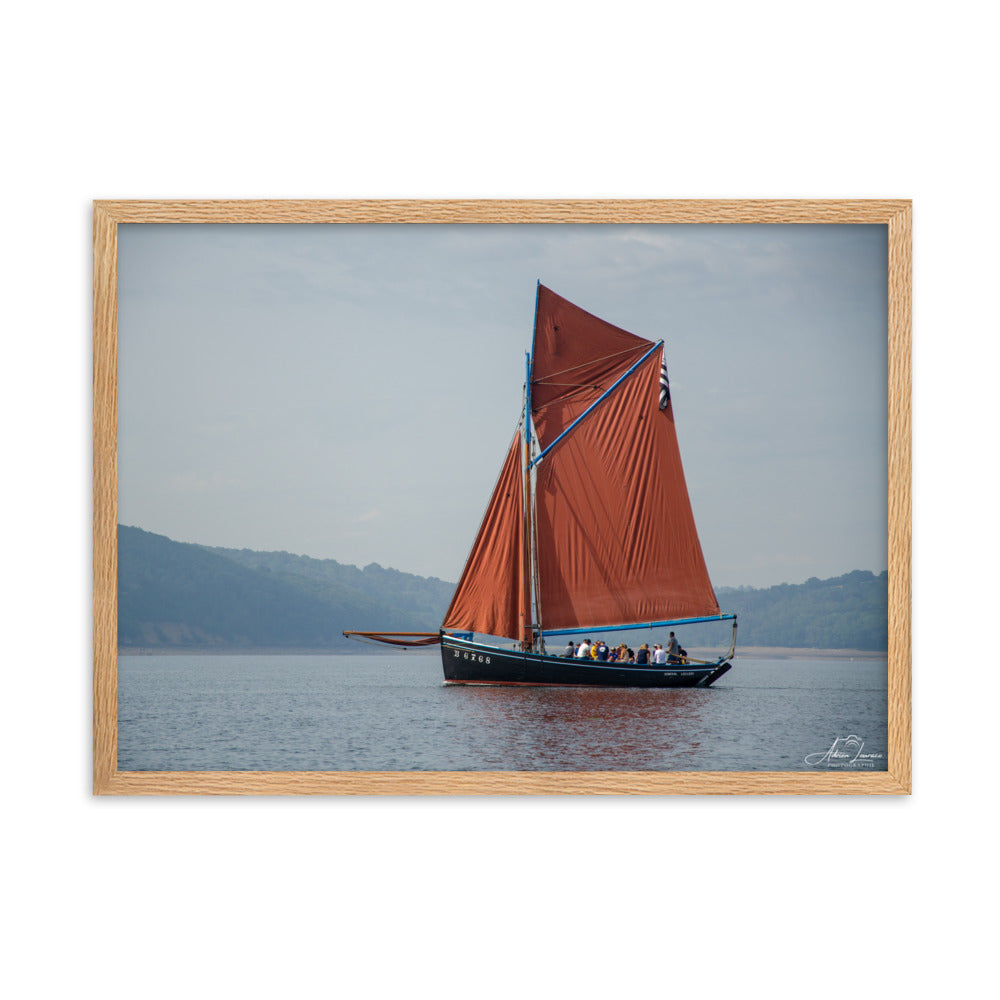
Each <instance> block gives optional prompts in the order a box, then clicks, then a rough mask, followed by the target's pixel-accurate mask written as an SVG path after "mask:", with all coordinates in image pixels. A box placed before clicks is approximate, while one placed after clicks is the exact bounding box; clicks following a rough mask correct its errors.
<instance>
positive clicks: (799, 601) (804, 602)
mask: <svg viewBox="0 0 1000 1000" xmlns="http://www.w3.org/2000/svg"><path fill="white" fill-rule="evenodd" d="M888 589H889V574H888V573H885V572H883V573H880V574H879V575H878V576H876V575H875V574H874V573H870V572H868V571H867V570H854V572H852V573H846V574H845V575H844V576H838V577H834V578H833V579H830V580H818V579H816V577H812V578H811V579H809V580H806V582H805V583H799V584H790V583H782V584H779V585H778V586H776V587H768V588H766V589H762V590H755V589H753V588H751V587H738V588H732V587H720V588H719V590H718V592H717V596H718V598H719V605H720V607H721V608H722V610H723V611H735V612H736V613H737V615H738V616H739V643H740V645H741V646H803V647H808V648H811V649H861V650H872V651H884V650H887V649H888V648H889V600H888ZM692 634H694V630H693V629H692ZM714 634H715V635H717V634H718V633H717V632H716V633H714ZM697 635H698V637H699V638H698V640H696V639H693V638H689V639H688V641H689V642H691V643H695V642H696V641H700V639H701V638H702V637H704V636H706V635H707V633H706V631H705V630H704V629H702V630H701V631H700V632H698V633H697Z"/></svg>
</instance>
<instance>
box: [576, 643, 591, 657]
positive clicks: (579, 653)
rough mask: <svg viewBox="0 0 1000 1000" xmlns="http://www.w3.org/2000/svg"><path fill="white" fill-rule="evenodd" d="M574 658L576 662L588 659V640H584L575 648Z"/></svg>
mask: <svg viewBox="0 0 1000 1000" xmlns="http://www.w3.org/2000/svg"><path fill="white" fill-rule="evenodd" d="M576 658H577V659H578V660H589V659H590V640H589V639H584V640H583V642H581V643H580V645H579V646H577V647H576Z"/></svg>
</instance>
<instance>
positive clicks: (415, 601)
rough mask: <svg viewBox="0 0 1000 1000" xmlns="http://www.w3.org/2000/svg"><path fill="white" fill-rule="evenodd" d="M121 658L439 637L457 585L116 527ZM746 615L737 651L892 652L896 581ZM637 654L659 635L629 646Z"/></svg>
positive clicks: (738, 608)
mask: <svg viewBox="0 0 1000 1000" xmlns="http://www.w3.org/2000/svg"><path fill="white" fill-rule="evenodd" d="M118 587H119V594H118V644H119V646H120V647H121V648H122V649H130V648H140V647H144V648H153V649H157V648H158V649H191V650H195V649H232V650H240V649H255V648H256V649H276V650H281V649H287V650H294V649H319V650H330V651H333V652H352V653H358V652H366V651H368V650H369V649H370V648H371V647H366V646H361V645H359V644H357V643H354V642H351V641H349V640H347V639H345V638H344V637H343V635H342V634H341V633H342V632H343V630H344V629H360V630H364V629H370V630H378V629H384V630H388V631H394V632H407V631H414V632H415V631H423V632H434V631H436V630H437V628H438V627H439V625H440V623H441V621H442V620H443V618H444V614H445V611H446V609H447V607H448V603H449V602H450V600H451V595H452V591H453V590H454V584H452V583H445V582H444V581H442V580H437V579H434V578H431V579H427V578H425V577H420V576H414V575H413V574H410V573H401V572H399V571H398V570H394V569H384V568H383V567H381V566H378V565H376V564H374V563H373V564H371V565H370V566H366V567H365V568H364V569H358V567H356V566H345V565H343V564H341V563H338V562H336V561H334V560H332V559H310V558H309V557H307V556H297V555H290V554H289V553H287V552H254V551H252V550H250V549H222V548H208V547H206V546H202V545H190V544H186V543H181V542H174V541H171V540H170V539H169V538H165V537H164V536H163V535H154V534H151V533H150V532H148V531H142V530H141V529H139V528H129V527H123V526H121V525H119V527H118ZM718 597H719V604H720V606H721V607H722V610H723V611H735V612H736V613H737V614H738V615H739V646H740V647H746V646H785V647H807V648H813V649H861V650H872V651H885V650H886V649H887V648H888V574H887V573H882V574H880V575H878V576H876V575H874V574H872V573H869V572H866V571H864V570H856V571H855V572H853V573H847V574H845V575H844V576H840V577H837V578H835V579H832V580H817V579H815V578H813V579H810V580H807V581H806V582H805V583H801V584H787V583H783V584H781V585H780V586H777V587H769V588H767V589H763V590H755V589H753V588H748V587H740V588H735V589H734V588H731V587H723V588H720V589H719V591H718ZM678 635H679V637H680V639H681V642H682V643H683V644H684V645H685V646H709V647H712V648H717V647H719V646H722V647H723V648H724V647H725V646H726V645H728V641H729V639H728V624H718V623H717V624H713V625H706V626H685V627H684V628H683V629H678ZM623 638H624V639H625V640H626V641H627V642H629V643H630V644H633V643H639V642H644V641H647V640H648V641H650V642H653V641H656V642H660V641H663V640H664V638H665V637H663V636H660V635H659V634H657V635H655V636H651V635H647V636H645V637H643V636H642V635H641V634H640V633H637V632H631V633H627V634H625V635H623Z"/></svg>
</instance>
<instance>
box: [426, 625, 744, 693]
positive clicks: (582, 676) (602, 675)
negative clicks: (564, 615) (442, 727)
mask: <svg viewBox="0 0 1000 1000" xmlns="http://www.w3.org/2000/svg"><path fill="white" fill-rule="evenodd" d="M441 660H442V663H443V665H444V679H445V681H446V682H447V683H449V684H544V685H554V684H564V685H565V684H568V685H586V686H595V687H630V688H633V687H643V688H674V687H708V686H709V685H711V684H714V683H715V681H717V680H718V679H719V678H720V677H721V676H722V675H723V674H724V673H725V672H726V671H727V670H729V668H730V667H731V666H732V664H731V663H730V662H729V661H728V660H725V659H723V660H717V661H715V662H713V663H708V664H691V663H688V664H680V663H677V664H674V663H668V664H665V665H660V666H655V667H653V666H648V667H637V666H627V665H625V664H619V663H602V662H599V661H596V660H578V659H571V658H569V657H562V656H543V655H540V654H538V653H522V652H520V651H518V650H515V649H498V648H497V647H496V646H487V645H485V644H483V643H477V642H469V641H467V640H465V639H456V638H454V637H453V636H449V635H442V636H441Z"/></svg>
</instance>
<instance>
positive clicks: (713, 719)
mask: <svg viewBox="0 0 1000 1000" xmlns="http://www.w3.org/2000/svg"><path fill="white" fill-rule="evenodd" d="M118 698H119V705H118V766H119V769H121V770H125V771H161V770H169V771H175V770H179V771H197V770H212V771H216V770H222V771H247V770H249V771H484V770H485V771H497V770H499V771H520V770H532V771H556V770H559V771H563V770H573V771H587V770H599V771H618V770H623V771H644V770H649V771H727V770H733V771H810V770H817V769H820V768H831V767H838V768H854V769H861V768H864V769H870V770H871V769H874V770H883V771H884V770H886V768H887V763H888V752H887V742H888V740H887V715H888V713H887V663H886V661H885V660H835V659H830V660H812V659H810V660H766V659H742V658H737V659H736V660H735V661H734V665H733V669H732V670H730V671H729V673H727V674H726V675H725V676H724V677H723V678H721V679H720V680H719V681H718V682H716V684H715V685H714V686H713V687H711V688H707V689H704V690H703V689H700V688H693V689H692V688H681V689H674V690H637V689H633V690H629V689H615V688H607V689H605V688H542V687H537V688H535V687H515V688H503V687H469V686H451V685H445V683H444V679H443V676H442V672H441V660H440V657H439V656H437V655H431V656H429V655H423V654H388V655H382V656H370V655H368V656H217V655H192V656H155V655H154V656H124V655H123V656H119V658H118ZM850 737H854V741H850V740H849V738H850ZM837 741H840V743H839V744H838V747H839V749H835V751H834V754H833V755H829V754H828V753H827V752H828V751H829V750H830V749H831V748H832V747H834V744H835V743H837ZM859 745H860V746H859ZM839 753H846V756H838V754H839ZM824 755H825V759H824ZM807 757H808V758H809V761H808V762H807V760H806V758H807Z"/></svg>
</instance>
